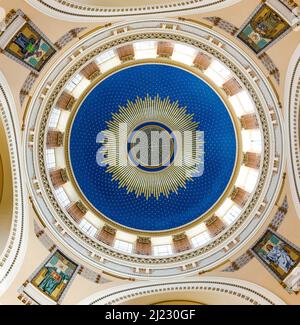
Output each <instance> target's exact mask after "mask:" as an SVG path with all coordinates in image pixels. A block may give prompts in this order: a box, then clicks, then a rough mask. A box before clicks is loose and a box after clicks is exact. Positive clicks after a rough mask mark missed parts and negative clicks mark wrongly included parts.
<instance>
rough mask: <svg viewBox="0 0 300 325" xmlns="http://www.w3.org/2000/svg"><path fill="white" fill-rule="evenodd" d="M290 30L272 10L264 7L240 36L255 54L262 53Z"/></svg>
mask: <svg viewBox="0 0 300 325" xmlns="http://www.w3.org/2000/svg"><path fill="white" fill-rule="evenodd" d="M289 28H290V26H289V24H288V23H287V22H286V21H285V20H283V19H282V18H281V17H280V16H279V15H278V14H277V13H276V12H275V11H274V10H273V9H272V8H270V7H269V6H267V5H262V6H260V7H259V8H258V10H256V11H255V13H254V14H253V15H252V16H251V17H250V19H249V22H248V23H246V26H244V27H243V29H242V30H241V31H240V33H239V34H238V36H237V37H238V38H240V39H241V40H242V41H243V42H244V43H246V44H247V45H248V46H249V47H250V48H251V49H252V50H253V51H254V52H255V53H257V54H258V53H260V52H262V51H263V50H264V49H266V47H268V46H269V45H270V44H271V43H273V42H274V41H276V40H277V39H278V38H279V37H280V36H281V35H283V34H284V33H285V32H286V31H287V30H288V29H289Z"/></svg>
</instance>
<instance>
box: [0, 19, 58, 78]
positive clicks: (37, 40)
mask: <svg viewBox="0 0 300 325" xmlns="http://www.w3.org/2000/svg"><path fill="white" fill-rule="evenodd" d="M5 50H6V52H8V53H9V54H10V55H12V56H13V57H15V58H16V59H17V60H18V61H21V62H22V63H23V64H25V65H27V66H29V67H30V68H32V69H34V70H36V71H38V72H39V71H41V69H42V68H43V67H44V65H45V64H46V63H47V62H48V60H49V59H50V58H51V57H52V55H53V54H54V53H55V49H54V48H53V46H52V45H51V44H50V43H49V42H48V41H46V40H45V39H44V37H43V36H42V35H40V33H39V32H38V31H36V30H35V29H34V28H33V27H32V26H31V25H30V24H29V23H26V24H25V25H24V26H23V27H22V28H21V29H20V30H19V31H18V32H17V33H16V35H15V36H14V37H13V38H12V40H11V41H10V42H9V44H8V45H7V47H6V48H5Z"/></svg>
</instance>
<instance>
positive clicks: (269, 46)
mask: <svg viewBox="0 0 300 325" xmlns="http://www.w3.org/2000/svg"><path fill="white" fill-rule="evenodd" d="M264 6H267V7H269V8H270V9H271V10H273V8H271V7H270V6H269V5H268V4H267V3H265V2H263V3H261V4H259V5H258V6H257V7H256V8H255V9H254V11H253V12H252V14H251V15H250V16H249V17H248V18H247V19H246V21H245V22H244V23H243V24H242V26H241V27H240V28H239V30H238V31H237V32H236V34H235V37H236V38H237V39H239V40H240V41H241V42H242V43H243V44H245V45H246V46H247V47H248V48H249V49H251V50H252V51H253V53H255V55H256V56H260V55H262V54H263V53H265V52H266V51H267V50H268V49H270V48H271V47H272V46H273V45H274V44H276V43H277V42H279V41H280V40H281V39H283V38H284V37H285V36H286V35H287V34H288V33H289V32H290V31H291V30H292V27H291V26H290V25H289V23H288V22H287V21H286V20H285V19H284V18H283V17H282V16H280V15H279V14H278V13H277V14H278V16H280V17H281V18H282V19H283V20H284V21H286V23H287V25H289V26H290V27H289V28H287V30H285V31H284V32H283V33H281V34H280V35H279V36H278V37H277V38H275V39H274V40H272V41H271V42H270V43H269V44H268V45H266V46H265V47H264V48H262V49H261V50H260V51H258V52H256V51H255V50H254V49H253V48H252V47H251V46H250V45H249V44H247V43H246V42H245V41H244V40H243V39H242V38H241V37H239V35H240V34H241V33H242V32H243V31H244V30H245V28H246V27H247V25H249V23H250V22H251V21H252V19H253V18H254V17H255V16H256V15H257V14H258V12H259V11H260V10H261V9H262V8H263V7H264ZM273 11H274V10H273Z"/></svg>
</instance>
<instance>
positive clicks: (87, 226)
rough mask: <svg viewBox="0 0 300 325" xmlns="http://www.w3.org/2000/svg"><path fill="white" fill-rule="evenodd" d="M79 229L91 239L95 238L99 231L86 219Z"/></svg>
mask: <svg viewBox="0 0 300 325" xmlns="http://www.w3.org/2000/svg"><path fill="white" fill-rule="evenodd" d="M79 227H80V228H81V229H82V230H83V231H84V232H86V233H87V234H88V235H90V236H91V237H94V236H95V235H96V233H97V231H98V229H97V228H96V227H94V226H93V225H92V224H90V223H89V222H88V221H87V220H85V219H82V221H81V222H80V224H79Z"/></svg>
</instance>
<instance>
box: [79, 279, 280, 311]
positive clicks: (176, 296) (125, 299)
mask: <svg viewBox="0 0 300 325" xmlns="http://www.w3.org/2000/svg"><path fill="white" fill-rule="evenodd" d="M179 300H180V301H193V302H194V303H198V304H202V305H222V304H225V305H285V302H284V301H282V300H281V299H280V298H279V297H277V296H276V295H274V294H273V293H272V292H270V291H268V290H266V289H264V288H262V287H260V286H258V285H256V284H253V283H250V282H247V281H243V280H237V279H229V278H223V277H202V278H190V279H189V280H186V279H181V280H180V279H179V280H177V281H170V280H167V281H163V282H158V281H155V282H154V281H149V282H144V283H141V282H137V283H130V284H125V285H122V286H118V287H114V288H110V289H107V290H104V291H101V292H98V293H96V294H94V295H92V296H90V297H88V298H86V299H84V300H82V301H81V302H80V305H119V304H126V305H144V304H146V305H151V304H160V303H162V302H167V301H179Z"/></svg>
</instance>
